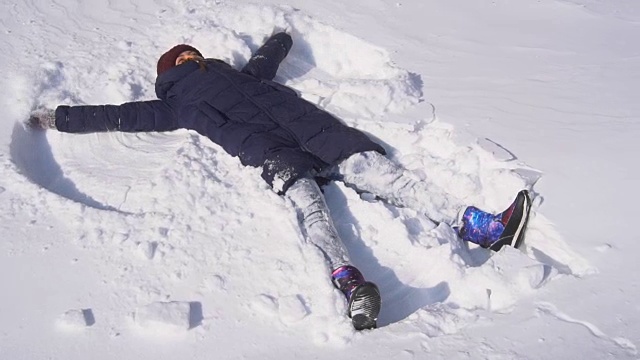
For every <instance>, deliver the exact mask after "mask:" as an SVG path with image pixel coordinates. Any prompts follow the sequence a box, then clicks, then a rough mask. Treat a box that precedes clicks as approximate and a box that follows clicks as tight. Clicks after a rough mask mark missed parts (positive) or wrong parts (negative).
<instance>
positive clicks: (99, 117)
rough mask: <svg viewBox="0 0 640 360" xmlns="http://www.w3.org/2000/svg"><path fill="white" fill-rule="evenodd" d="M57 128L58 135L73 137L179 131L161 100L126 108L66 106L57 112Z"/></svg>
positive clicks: (134, 104)
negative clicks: (84, 134)
mask: <svg viewBox="0 0 640 360" xmlns="http://www.w3.org/2000/svg"><path fill="white" fill-rule="evenodd" d="M55 126H56V128H57V129H58V131H63V132H69V133H91V132H104V131H124V132H147V131H171V130H175V129H177V128H178V127H179V126H178V122H177V118H176V116H175V114H174V113H173V111H172V110H171V108H170V107H169V106H168V105H167V104H166V103H165V102H164V101H161V100H150V101H136V102H128V103H124V104H122V105H82V106H66V105H62V106H58V108H57V109H56V111H55Z"/></svg>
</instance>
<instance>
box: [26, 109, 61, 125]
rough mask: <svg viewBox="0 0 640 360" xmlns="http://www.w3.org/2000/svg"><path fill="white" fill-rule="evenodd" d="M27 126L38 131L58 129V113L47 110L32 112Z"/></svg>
mask: <svg viewBox="0 0 640 360" xmlns="http://www.w3.org/2000/svg"><path fill="white" fill-rule="evenodd" d="M27 126H28V127H30V128H31V129H36V130H47V129H55V128H56V112H55V110H51V109H47V108H39V109H36V110H34V111H32V112H31V114H30V115H29V120H27Z"/></svg>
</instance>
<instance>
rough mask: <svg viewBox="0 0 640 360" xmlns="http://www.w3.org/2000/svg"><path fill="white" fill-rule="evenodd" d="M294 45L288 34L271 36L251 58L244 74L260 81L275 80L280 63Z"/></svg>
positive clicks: (244, 69) (243, 70)
mask: <svg viewBox="0 0 640 360" xmlns="http://www.w3.org/2000/svg"><path fill="white" fill-rule="evenodd" d="M292 45H293V40H292V39H291V36H289V34H287V33H284V32H281V33H277V34H275V35H273V36H271V37H270V38H269V39H268V40H267V41H266V42H265V43H264V45H262V46H261V47H260V48H259V49H258V50H257V51H256V52H255V54H253V56H251V59H249V62H248V63H247V65H245V67H244V68H242V72H243V73H245V74H250V75H253V76H255V77H257V78H260V79H266V80H273V78H274V77H275V76H276V72H277V71H278V66H279V65H280V62H282V60H284V58H285V57H286V56H287V54H288V53H289V50H291V46H292Z"/></svg>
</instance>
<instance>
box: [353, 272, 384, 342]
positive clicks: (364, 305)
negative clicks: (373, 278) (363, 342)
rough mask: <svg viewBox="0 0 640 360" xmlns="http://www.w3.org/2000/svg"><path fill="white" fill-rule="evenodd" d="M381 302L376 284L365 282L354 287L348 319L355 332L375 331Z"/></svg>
mask: <svg viewBox="0 0 640 360" xmlns="http://www.w3.org/2000/svg"><path fill="white" fill-rule="evenodd" d="M381 305H382V300H381V299H380V291H379V290H378V287H377V286H376V284H374V283H372V282H368V281H367V282H365V283H363V284H361V285H359V286H358V287H356V288H355V289H354V290H353V292H352V293H351V300H350V301H349V317H350V318H351V323H352V324H353V327H354V328H355V329H356V330H366V329H375V328H376V327H377V326H378V324H377V320H378V314H379V313H380V307H381Z"/></svg>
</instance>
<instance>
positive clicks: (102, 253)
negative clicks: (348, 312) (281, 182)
mask: <svg viewBox="0 0 640 360" xmlns="http://www.w3.org/2000/svg"><path fill="white" fill-rule="evenodd" d="M2 8H3V11H2V15H0V31H1V33H2V38H1V40H0V44H1V48H0V50H1V51H0V64H2V65H0V68H1V69H2V70H3V71H2V74H3V76H2V77H3V81H4V82H3V86H2V88H1V89H0V99H1V100H2V103H1V106H2V108H3V110H4V112H3V114H4V116H2V117H0V129H1V131H0V166H1V168H2V176H1V177H0V274H2V275H1V276H0V290H1V291H2V296H1V297H0V359H45V358H46V359H49V358H51V359H72V360H75V359H86V358H91V359H113V358H121V359H176V358H179V359H183V358H184V359H187V358H193V359H211V358H215V359H218V358H219V359H226V358H260V359H283V358H284V359H294V358H295V359H307V358H316V359H342V358H353V357H354V356H357V357H358V358H363V359H387V358H394V359H395V358H401V359H409V358H416V359H424V358H448V359H449V358H453V359H458V358H460V359H467V358H470V359H480V358H483V359H484V358H486V359H512V358H518V359H550V358H573V359H577V358H589V359H600V358H616V359H625V358H626V359H638V358H639V356H640V355H639V354H638V348H637V347H638V346H639V345H640V325H638V324H639V323H640V305H638V303H637V301H636V299H638V298H640V280H638V277H637V276H635V271H634V270H636V269H635V266H634V265H635V259H636V258H637V253H638V250H640V244H639V240H640V239H639V238H638V236H637V235H636V234H635V232H634V231H633V230H634V229H635V227H634V226H633V223H634V221H635V218H634V210H635V206H634V205H635V204H636V203H638V201H639V200H640V199H638V195H636V192H635V191H634V190H635V189H634V185H635V183H636V182H637V181H638V173H639V172H638V171H637V169H636V168H635V167H636V164H637V161H636V160H635V156H636V154H637V152H638V151H639V150H640V146H639V145H637V143H635V141H634V140H635V138H636V137H638V135H640V129H639V128H640V121H639V120H640V102H639V101H638V100H637V99H638V94H640V43H639V42H638V41H637V38H638V37H639V36H640V3H638V2H636V1H633V0H615V1H606V2H605V1H602V0H540V1H536V2H515V1H507V0H493V1H489V0H480V1H463V0H450V1H446V2H444V1H442V2H425V1H420V0H407V1H400V2H383V1H379V0H375V1H370V0H360V1H348V2H346V1H339V0H327V1H323V2H313V1H309V0H295V1H289V2H288V3H287V5H282V4H280V3H276V2H275V1H263V2H260V3H259V4H256V3H250V2H247V1H205V0H153V1H151V0H143V1H131V0H115V1H109V2H104V1H97V0H93V1H80V0H76V1H72V0H57V1H35V0H30V1H24V2H9V1H3V3H2ZM274 28H280V29H283V28H284V29H288V30H289V31H290V32H291V33H292V35H293V38H294V48H293V49H292V52H291V54H290V55H289V57H288V58H287V59H286V60H285V62H284V63H283V64H282V66H281V68H280V71H279V73H278V77H277V78H276V79H277V80H278V81H280V82H283V83H285V84H287V85H290V86H292V87H294V88H296V89H298V90H299V91H300V92H301V93H302V96H304V97H305V98H306V99H308V100H310V101H312V102H314V103H316V104H318V105H319V106H321V107H323V108H325V109H328V110H329V111H331V112H333V113H334V114H336V115H337V116H339V117H340V118H341V119H343V120H344V121H345V122H346V123H348V124H350V125H354V126H356V127H358V128H360V129H363V130H364V131H366V132H368V133H369V134H371V136H372V137H374V138H376V139H378V140H379V141H380V142H381V143H383V144H384V146H385V147H386V148H387V149H388V150H389V152H390V156H391V157H393V158H394V159H395V160H397V161H398V162H401V163H403V164H404V165H405V166H407V167H408V168H410V169H412V170H415V171H416V173H417V174H418V175H419V176H425V177H427V176H428V177H430V178H432V179H434V181H435V182H436V183H438V184H440V185H442V186H444V187H445V188H446V189H448V190H449V191H450V192H451V193H453V194H455V195H457V196H459V197H460V198H462V199H464V200H465V201H466V202H468V203H470V204H475V205H478V206H481V207H483V208H485V209H487V210H492V211H499V210H501V209H502V208H504V207H505V206H506V205H507V204H508V203H509V202H510V201H511V198H512V197H513V195H514V194H515V192H516V191H517V190H518V189H520V188H528V189H530V190H532V194H533V195H534V196H535V200H534V215H533V217H532V219H531V221H530V225H529V230H528V232H527V239H526V246H525V247H524V248H523V249H521V251H520V250H515V249H512V248H508V249H506V250H505V251H502V252H500V253H496V254H492V253H489V252H488V251H486V250H483V249H480V248H476V247H473V246H468V245H466V244H462V243H461V242H460V241H459V239H457V238H456V237H455V235H454V234H453V232H452V230H451V228H450V227H449V226H445V225H440V226H439V227H434V225H433V224H432V223H431V222H430V221H429V220H428V219H426V218H424V217H423V216H421V215H420V214H418V213H416V212H415V211H412V210H410V209H397V208H393V207H391V206H389V205H386V204H384V203H381V202H377V201H375V200H372V199H371V198H369V197H367V196H364V197H360V196H359V195H358V194H356V193H355V192H354V191H353V190H351V189H349V188H346V187H344V186H343V185H342V184H339V183H336V184H330V185H329V186H328V187H327V188H326V195H327V199H328V203H329V206H330V208H331V211H332V213H333V215H334V217H335V220H336V225H337V228H338V231H339V232H340V234H341V235H342V236H343V238H344V240H345V243H346V245H347V247H348V248H349V251H350V253H351V255H352V257H353V261H354V263H355V264H356V266H358V267H359V268H360V269H361V270H363V272H364V274H365V276H366V277H367V278H368V279H370V280H372V281H374V282H376V283H377V284H378V285H379V286H380V289H381V291H382V296H383V308H382V312H381V314H380V320H379V325H380V328H379V329H377V330H374V331H365V332H355V331H354V330H353V329H352V327H351V325H350V322H349V321H348V319H347V318H346V317H345V316H344V313H345V304H344V299H343V298H342V295H341V294H340V293H339V292H338V291H337V290H335V289H333V287H332V285H331V284H330V282H329V281H328V280H329V278H328V270H329V269H328V268H327V265H326V264H325V263H324V261H323V259H322V257H321V256H320V255H319V254H318V253H317V251H316V250H315V249H314V248H313V247H311V246H308V245H306V244H305V242H304V238H303V237H302V234H301V233H300V230H299V228H298V224H297V219H296V216H295V213H294V212H293V210H292V205H291V204H290V203H289V202H288V201H286V200H285V199H284V198H282V197H279V196H278V195H276V194H275V193H274V192H272V191H271V190H270V189H268V187H267V185H266V184H264V183H263V182H262V180H261V179H260V176H259V173H260V171H259V170H258V169H252V168H243V167H242V166H241V165H239V162H238V161H237V159H235V158H232V157H230V156H229V155H227V154H225V153H224V151H222V149H221V148H219V147H218V146H216V145H214V144H212V143H211V142H209V141H208V139H206V138H202V137H200V136H198V135H197V134H195V133H192V132H188V131H185V130H181V131H176V132H173V133H163V134H149V133H143V134H122V133H106V134H87V135H70V134H62V133H57V132H55V131H49V132H47V133H34V132H29V131H27V130H25V129H24V127H23V125H22V121H23V120H24V119H25V117H26V116H27V115H28V113H29V111H30V110H31V109H32V108H33V107H36V106H48V107H54V106H56V105H58V104H72V105H73V104H104V103H111V104H119V103H122V102H126V101H136V100H146V99H152V98H154V89H153V83H154V80H155V64H156V61H157V58H158V57H159V55H160V54H161V53H162V52H164V51H165V50H166V49H168V48H169V47H171V46H173V45H175V44H177V43H182V42H186V43H190V44H193V45H194V46H196V47H197V48H198V49H200V50H201V51H202V52H203V53H204V54H205V55H206V56H208V57H217V58H220V59H223V60H225V61H227V62H229V63H230V64H232V65H233V66H238V67H239V66H242V64H244V63H245V62H246V61H247V59H248V57H249V56H250V54H251V52H252V51H253V50H255V49H256V48H257V47H258V46H259V45H260V43H261V42H262V41H263V39H264V38H265V37H267V36H268V35H270V34H271V33H272V31H273V29H274ZM424 201H428V197H427V198H425V199H424Z"/></svg>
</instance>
